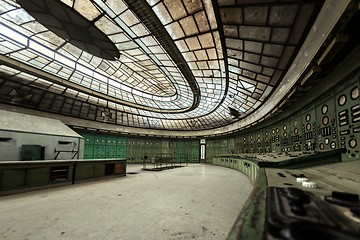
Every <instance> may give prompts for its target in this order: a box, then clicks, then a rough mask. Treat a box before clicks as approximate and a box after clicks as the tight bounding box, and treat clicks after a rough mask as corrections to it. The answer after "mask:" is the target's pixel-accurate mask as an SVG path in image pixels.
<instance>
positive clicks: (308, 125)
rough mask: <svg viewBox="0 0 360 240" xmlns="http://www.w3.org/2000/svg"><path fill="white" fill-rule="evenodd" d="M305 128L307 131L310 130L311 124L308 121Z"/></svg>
mask: <svg viewBox="0 0 360 240" xmlns="http://www.w3.org/2000/svg"><path fill="white" fill-rule="evenodd" d="M306 130H308V131H310V130H311V124H310V123H308V124H306Z"/></svg>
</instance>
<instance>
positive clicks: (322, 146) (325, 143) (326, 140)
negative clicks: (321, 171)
mask: <svg viewBox="0 0 360 240" xmlns="http://www.w3.org/2000/svg"><path fill="white" fill-rule="evenodd" d="M329 144H330V148H331V149H335V148H336V142H334V141H332V142H331V143H330V140H329V139H328V138H325V142H324V143H320V144H319V148H320V150H324V149H325V145H329Z"/></svg>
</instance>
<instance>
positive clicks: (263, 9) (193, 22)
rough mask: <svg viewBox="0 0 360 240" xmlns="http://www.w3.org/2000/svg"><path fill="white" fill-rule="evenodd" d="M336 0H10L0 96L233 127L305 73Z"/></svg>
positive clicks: (168, 125)
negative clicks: (304, 56) (310, 49)
mask: <svg viewBox="0 0 360 240" xmlns="http://www.w3.org/2000/svg"><path fill="white" fill-rule="evenodd" d="M328 2H329V1H325V3H324V2H323V1H315V0H314V1H310V0H309V1H296V0H295V1H293V0H288V1H276V0H273V1H261V0H257V1H246V0H236V1H235V0H219V1H210V0H161V1H160V0H147V1H145V0H136V1H130V0H106V1H104V0H43V1H35V0H18V1H16V0H2V1H1V4H0V54H1V55H0V84H1V85H0V100H1V101H2V102H6V103H11V104H15V105H19V106H25V107H28V108H33V109H37V110H41V111H47V112H51V113H56V114H61V115H66V116H73V117H77V118H81V119H86V120H93V121H99V122H106V123H111V124H116V125H119V126H128V127H137V128H146V129H155V130H156V129H158V130H185V131H186V130H188V131H190V130H191V131H193V130H201V131H207V130H209V129H210V130H213V129H216V128H218V129H221V130H219V131H222V132H226V129H234V128H238V127H241V126H243V125H244V124H247V125H248V124H251V123H253V122H255V121H257V120H259V119H260V118H261V117H263V116H265V115H266V114H268V113H269V112H271V111H272V110H273V108H274V107H275V104H272V105H271V104H270V105H269V102H271V101H270V100H269V99H270V98H273V97H276V96H277V97H278V98H280V99H281V98H282V97H284V96H285V94H286V93H287V91H288V90H282V91H281V89H280V88H282V87H284V86H286V84H290V85H293V84H294V83H295V82H296V81H298V80H299V76H300V74H301V73H302V72H298V73H297V74H295V75H291V76H289V74H291V71H293V70H294V69H293V68H294V61H296V60H297V58H298V57H299V53H302V52H301V49H302V47H304V44H305V43H306V41H305V39H306V38H307V37H308V38H309V36H310V35H311V34H313V33H311V29H312V30H313V31H314V27H313V24H314V22H315V21H318V20H317V18H316V17H317V16H320V15H321V14H323V15H324V14H325V15H324V16H325V18H326V16H327V15H326V14H330V13H329V12H328V13H327V12H326V10H327V9H326V8H327V7H328V6H326V4H328ZM330 2H331V1H330ZM345 2H346V1H344V2H343V3H342V4H340V5H341V6H337V8H336V11H337V12H336V13H337V14H338V15H339V16H340V15H341V13H342V12H343V11H344V9H345V7H346V5H347V4H348V3H345ZM334 5H336V4H335V3H334ZM338 5H339V4H338ZM324 16H322V17H323V19H322V21H323V22H324V21H325V20H324ZM339 16H335V17H337V18H338V17H339ZM336 21H337V19H335V20H333V21H330V22H334V23H333V25H331V24H330V25H329V26H328V28H329V31H330V30H331V29H332V27H333V26H334V24H335V23H336ZM321 23H322V22H320V23H319V26H321ZM315 32H316V31H315ZM317 34H320V33H317ZM327 34H328V33H327ZM325 37H326V36H323V38H325ZM322 40H324V39H322ZM319 44H320V46H321V43H320V42H319ZM315 48H316V46H315ZM317 50H318V48H317V49H314V51H315V52H314V53H308V54H309V55H314V54H315V53H316V51H317ZM310 60H311V59H310ZM298 61H300V60H298ZM300 62H301V61H300ZM302 64H303V65H304V66H306V64H308V63H306V62H304V63H302ZM295 70H296V69H295ZM275 94H276V96H275ZM260 112H261V114H262V115H261V116H259V117H254V115H256V114H257V113H260ZM244 120H246V121H244ZM241 122H244V124H241Z"/></svg>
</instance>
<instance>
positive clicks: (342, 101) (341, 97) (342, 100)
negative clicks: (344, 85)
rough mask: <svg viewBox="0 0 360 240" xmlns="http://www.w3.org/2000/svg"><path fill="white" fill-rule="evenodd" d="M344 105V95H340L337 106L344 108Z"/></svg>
mask: <svg viewBox="0 0 360 240" xmlns="http://www.w3.org/2000/svg"><path fill="white" fill-rule="evenodd" d="M345 103H346V96H345V95H341V96H340V97H339V99H338V104H339V106H344V105H345Z"/></svg>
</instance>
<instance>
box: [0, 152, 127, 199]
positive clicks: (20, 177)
mask: <svg viewBox="0 0 360 240" xmlns="http://www.w3.org/2000/svg"><path fill="white" fill-rule="evenodd" d="M125 175H126V159H120V158H114V159H105V160H103V159H93V160H44V161H8V162H0V195H6V194H11V193H16V192H20V191H24V190H34V189H41V188H45V187H54V186H61V185H70V184H75V183H78V182H81V181H89V180H93V179H99V178H104V177H117V176H125Z"/></svg>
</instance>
